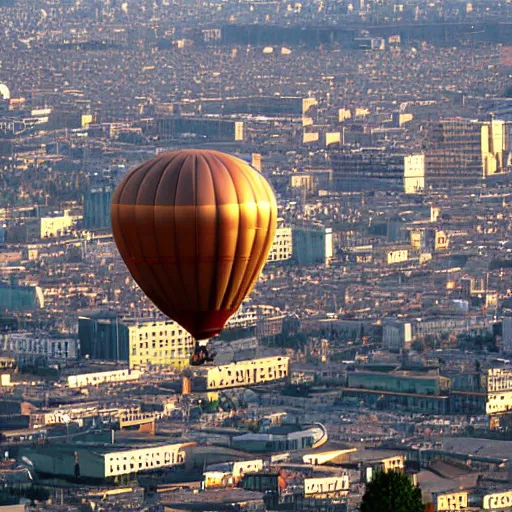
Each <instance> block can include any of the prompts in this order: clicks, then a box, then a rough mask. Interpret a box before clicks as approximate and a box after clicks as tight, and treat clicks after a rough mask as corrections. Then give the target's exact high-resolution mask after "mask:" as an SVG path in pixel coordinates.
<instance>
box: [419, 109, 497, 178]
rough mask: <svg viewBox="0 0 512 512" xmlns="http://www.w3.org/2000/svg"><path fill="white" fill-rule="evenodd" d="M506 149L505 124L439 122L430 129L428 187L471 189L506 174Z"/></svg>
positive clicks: (462, 121)
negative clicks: (474, 185)
mask: <svg viewBox="0 0 512 512" xmlns="http://www.w3.org/2000/svg"><path fill="white" fill-rule="evenodd" d="M506 146H507V141H506V136H505V122H504V121H500V120H495V119H493V120H491V121H483V122H482V121H475V120H471V119H459V118H457V119H442V120H440V121H437V122H436V123H433V124H432V125H431V127H430V131H429V137H428V141H427V151H426V159H425V181H426V185H427V186H428V187H433V188H444V187H449V186H451V185H454V186H463V185H471V184H476V183H478V182H481V181H482V180H485V179H486V178H488V177H490V176H493V175H496V174H500V173H503V172H504V164H503V158H504V154H505V152H506V150H507V147H506Z"/></svg>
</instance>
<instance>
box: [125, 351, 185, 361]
mask: <svg viewBox="0 0 512 512" xmlns="http://www.w3.org/2000/svg"><path fill="white" fill-rule="evenodd" d="M190 354H191V351H190V350H170V351H168V350H161V351H160V352H149V351H147V350H146V351H145V352H139V353H137V350H136V349H135V348H133V349H132V356H135V357H137V356H138V357H142V358H144V357H148V358H149V357H161V358H163V357H170V358H171V359H174V358H176V357H178V358H185V357H188V356H190Z"/></svg>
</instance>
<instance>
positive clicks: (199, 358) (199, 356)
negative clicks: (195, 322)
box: [190, 340, 215, 366]
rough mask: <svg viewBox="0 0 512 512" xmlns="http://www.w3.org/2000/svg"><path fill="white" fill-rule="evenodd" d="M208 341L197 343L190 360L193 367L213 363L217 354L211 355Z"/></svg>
mask: <svg viewBox="0 0 512 512" xmlns="http://www.w3.org/2000/svg"><path fill="white" fill-rule="evenodd" d="M207 345H208V340H205V341H196V344H195V347H194V353H193V354H192V357H191V358H190V364H191V365H192V366H201V365H203V364H205V363H213V360H214V357H215V352H212V353H210V352H209V351H208V346H207Z"/></svg>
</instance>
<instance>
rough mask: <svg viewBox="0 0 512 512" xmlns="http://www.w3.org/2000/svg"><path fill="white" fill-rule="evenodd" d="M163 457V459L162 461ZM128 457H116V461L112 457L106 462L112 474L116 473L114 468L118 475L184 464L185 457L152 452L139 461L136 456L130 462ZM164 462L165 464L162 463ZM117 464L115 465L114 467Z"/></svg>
mask: <svg viewBox="0 0 512 512" xmlns="http://www.w3.org/2000/svg"><path fill="white" fill-rule="evenodd" d="M162 455H163V459H162ZM127 458H128V457H127V456H123V457H122V459H121V457H116V458H115V459H114V458H113V457H112V458H111V459H108V458H107V460H106V462H107V463H109V464H110V465H109V468H110V474H113V473H114V468H115V470H116V472H117V473H119V472H120V471H121V468H122V471H124V472H127V471H128V470H129V471H130V472H132V471H136V470H142V469H150V468H152V467H159V466H162V465H168V464H175V463H178V464H179V463H182V462H183V457H182V456H181V455H179V454H178V455H176V453H175V452H163V453H162V452H151V453H146V454H145V455H144V456H143V455H139V456H138V457H137V460H136V459H135V456H132V457H130V460H129V461H128V460H127ZM162 460H163V463H162ZM114 464H115V465H114Z"/></svg>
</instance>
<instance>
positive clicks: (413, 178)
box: [404, 155, 425, 194]
mask: <svg viewBox="0 0 512 512" xmlns="http://www.w3.org/2000/svg"><path fill="white" fill-rule="evenodd" d="M424 190H425V155H409V156H406V157H404V192H405V193H406V194H421V193H423V191H424Z"/></svg>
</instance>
